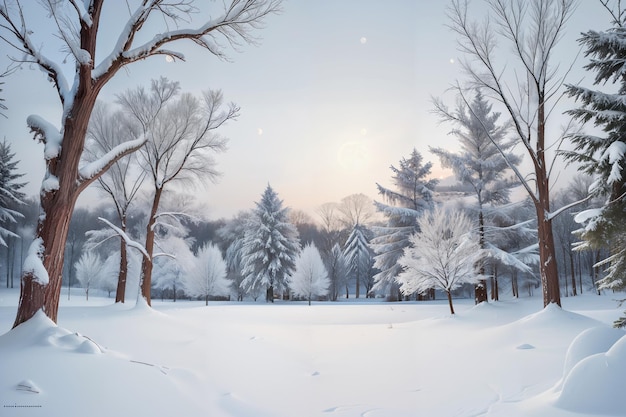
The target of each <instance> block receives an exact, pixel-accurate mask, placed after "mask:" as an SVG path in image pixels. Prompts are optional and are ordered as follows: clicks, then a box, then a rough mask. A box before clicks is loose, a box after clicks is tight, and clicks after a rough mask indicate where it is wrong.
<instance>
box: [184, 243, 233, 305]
mask: <svg viewBox="0 0 626 417" xmlns="http://www.w3.org/2000/svg"><path fill="white" fill-rule="evenodd" d="M183 283H184V286H185V292H186V293H187V294H189V295H191V296H192V297H204V302H205V305H209V297H210V296H227V295H228V294H229V293H230V281H228V279H226V262H225V261H224V258H222V252H221V251H220V249H219V248H218V247H217V246H216V245H214V244H213V243H209V244H206V245H204V246H202V247H201V248H200V250H199V251H198V254H197V255H196V256H195V258H194V260H193V262H192V263H191V265H190V266H189V267H188V271H187V275H186V276H185V279H184V281H183Z"/></svg>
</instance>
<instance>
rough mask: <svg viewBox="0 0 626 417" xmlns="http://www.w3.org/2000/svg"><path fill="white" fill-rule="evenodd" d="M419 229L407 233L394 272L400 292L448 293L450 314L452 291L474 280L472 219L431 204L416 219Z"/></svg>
mask: <svg viewBox="0 0 626 417" xmlns="http://www.w3.org/2000/svg"><path fill="white" fill-rule="evenodd" d="M418 227H419V232H417V233H414V234H413V235H411V239H410V240H411V246H410V247H408V248H406V249H405V250H404V255H403V256H402V257H401V258H400V260H399V262H400V264H401V265H402V266H403V267H404V268H405V269H404V271H403V272H401V273H400V275H399V276H398V282H400V284H401V285H400V290H401V291H402V292H403V293H404V294H412V293H415V292H418V293H424V292H426V291H428V290H429V289H431V288H436V289H440V290H442V291H444V292H445V293H446V295H447V296H448V304H449V306H450V314H454V307H453V306H452V291H454V290H455V289H456V288H458V287H459V286H461V285H463V284H466V283H468V284H476V283H477V281H478V275H477V264H478V263H479V260H480V257H481V256H482V255H481V253H480V252H481V251H480V247H479V245H478V242H477V240H476V239H475V238H474V237H472V236H470V234H471V231H472V221H471V220H470V219H469V218H468V217H467V216H466V215H465V214H463V212H461V211H459V210H454V211H445V210H443V209H441V208H435V209H434V210H433V211H432V212H430V213H428V214H425V215H424V216H422V217H421V218H420V219H419V220H418Z"/></svg>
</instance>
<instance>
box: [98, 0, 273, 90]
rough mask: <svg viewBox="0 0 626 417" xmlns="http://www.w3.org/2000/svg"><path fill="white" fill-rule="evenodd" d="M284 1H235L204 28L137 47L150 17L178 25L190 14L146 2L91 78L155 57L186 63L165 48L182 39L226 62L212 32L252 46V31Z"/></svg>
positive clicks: (155, 0)
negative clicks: (182, 18) (157, 17)
mask: <svg viewBox="0 0 626 417" xmlns="http://www.w3.org/2000/svg"><path fill="white" fill-rule="evenodd" d="M280 2H281V0H233V1H232V2H231V3H230V5H229V6H225V10H224V13H223V15H222V16H221V17H218V18H215V19H210V20H208V21H207V22H206V23H204V24H203V25H201V26H199V27H197V28H195V29H193V28H182V29H177V30H167V31H164V32H162V33H158V34H156V35H154V36H153V37H152V39H150V40H148V41H146V42H145V43H143V44H141V45H137V46H134V45H133V42H134V40H135V35H136V34H137V33H139V32H140V31H141V29H142V28H143V25H144V23H145V22H146V21H147V20H148V17H149V16H150V15H151V14H152V13H153V12H157V13H160V14H162V15H163V17H164V18H167V19H169V20H173V21H174V22H177V21H179V20H181V15H180V14H189V13H190V12H191V6H190V3H189V4H187V3H184V4H185V5H187V6H188V7H189V8H181V6H182V5H183V3H182V2H181V3H165V2H163V1H162V0H153V1H150V2H143V4H142V5H141V6H140V7H139V8H138V9H137V10H136V11H135V12H134V13H133V14H132V16H131V17H130V19H129V20H128V22H127V24H126V26H125V27H124V29H123V30H122V32H121V33H120V35H119V37H118V40H117V42H116V45H115V47H114V48H113V50H112V51H111V53H110V54H109V55H108V56H107V57H106V58H105V59H103V60H102V62H101V63H100V64H98V66H97V67H96V68H95V69H94V71H93V73H92V78H93V79H94V80H97V79H99V78H101V77H103V76H105V75H106V74H108V73H109V72H110V71H111V69H112V68H113V67H116V68H119V67H121V66H123V65H126V64H128V63H131V62H135V61H139V60H142V59H145V58H147V57H149V56H153V55H168V56H171V57H173V58H178V59H180V60H184V59H185V57H184V55H183V54H182V53H179V52H174V51H171V50H168V49H164V48H163V46H164V45H166V44H169V43H172V42H176V41H179V40H182V39H189V40H191V41H192V42H194V43H196V44H197V45H199V46H200V47H202V48H204V49H206V50H208V51H209V52H211V53H212V54H213V55H215V56H217V57H219V58H222V59H225V58H226V57H225V55H224V52H223V47H222V46H221V45H220V44H219V43H218V42H217V41H216V39H215V35H214V34H213V32H216V33H217V34H220V35H221V36H223V37H224V38H226V40H227V41H228V43H229V44H230V45H233V46H236V45H238V44H239V41H240V40H243V41H245V42H248V43H253V42H254V39H253V38H252V37H251V35H250V33H249V30H250V29H255V28H258V27H259V26H260V25H261V21H262V19H263V18H264V17H265V16H267V15H268V14H271V13H275V12H277V11H278V10H279V9H280Z"/></svg>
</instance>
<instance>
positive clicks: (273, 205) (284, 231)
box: [241, 184, 300, 302]
mask: <svg viewBox="0 0 626 417" xmlns="http://www.w3.org/2000/svg"><path fill="white" fill-rule="evenodd" d="M288 213H289V208H287V207H283V201H282V200H279V199H278V195H277V194H276V192H275V191H274V190H273V189H272V187H271V186H270V185H269V184H268V186H267V188H266V189H265V192H264V193H263V195H262V197H261V200H260V201H259V202H257V203H256V208H255V209H254V210H253V214H252V216H251V218H250V221H249V222H248V225H247V228H246V232H245V235H244V241H243V245H242V248H241V250H242V251H243V252H242V259H243V263H244V265H243V270H242V275H243V276H244V277H245V278H244V280H243V281H242V283H241V285H242V286H243V287H244V288H246V289H247V290H248V291H254V289H255V288H261V287H265V289H266V291H265V300H266V301H268V302H274V291H281V290H283V289H284V287H285V284H286V278H287V276H289V275H291V273H292V272H293V270H294V267H295V261H296V257H297V255H298V252H299V251H300V240H299V238H298V231H297V230H296V227H295V226H294V225H293V224H292V223H290V222H289V218H288Z"/></svg>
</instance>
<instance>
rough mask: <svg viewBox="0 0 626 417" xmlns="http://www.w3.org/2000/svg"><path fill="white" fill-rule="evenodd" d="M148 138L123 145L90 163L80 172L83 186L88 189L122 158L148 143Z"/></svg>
mask: <svg viewBox="0 0 626 417" xmlns="http://www.w3.org/2000/svg"><path fill="white" fill-rule="evenodd" d="M146 140H147V139H146V138H145V137H141V138H139V139H135V140H129V141H128V142H124V143H121V144H119V145H117V146H115V147H114V148H113V149H111V150H110V151H109V152H107V153H106V154H104V155H103V156H102V157H101V158H99V159H97V160H95V161H93V162H89V163H87V164H86V165H84V166H82V167H81V168H79V170H78V178H79V181H80V183H81V184H84V186H85V187H86V186H87V185H89V184H90V183H91V182H93V181H94V180H95V179H97V178H98V177H99V176H100V175H102V174H103V173H104V172H106V171H107V170H108V169H109V168H110V167H111V166H112V165H113V164H114V163H115V162H117V161H118V160H119V159H120V158H122V157H124V156H125V155H128V154H129V153H132V152H134V151H136V150H137V149H139V148H141V147H142V146H143V145H144V144H145V143H146Z"/></svg>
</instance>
